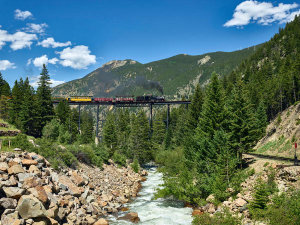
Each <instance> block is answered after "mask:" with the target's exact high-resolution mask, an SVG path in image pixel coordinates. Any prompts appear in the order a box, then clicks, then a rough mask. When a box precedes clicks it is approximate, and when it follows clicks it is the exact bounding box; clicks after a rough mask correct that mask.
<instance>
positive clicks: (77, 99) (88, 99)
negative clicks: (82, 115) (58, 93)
mask: <svg viewBox="0 0 300 225" xmlns="http://www.w3.org/2000/svg"><path fill="white" fill-rule="evenodd" d="M66 100H67V101H69V102H92V101H93V96H71V97H69V98H66Z"/></svg>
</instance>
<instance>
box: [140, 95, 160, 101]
mask: <svg viewBox="0 0 300 225" xmlns="http://www.w3.org/2000/svg"><path fill="white" fill-rule="evenodd" d="M135 99H136V101H137V102H164V101H165V97H163V96H152V95H144V96H137V97H136V98H135Z"/></svg>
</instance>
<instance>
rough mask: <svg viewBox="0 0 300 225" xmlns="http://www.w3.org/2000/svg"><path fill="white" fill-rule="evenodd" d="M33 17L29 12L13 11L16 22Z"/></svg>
mask: <svg viewBox="0 0 300 225" xmlns="http://www.w3.org/2000/svg"><path fill="white" fill-rule="evenodd" d="M32 16H33V15H32V13H31V12H29V11H21V10H20V9H16V10H15V19H17V20H25V19H27V18H31V17H32Z"/></svg>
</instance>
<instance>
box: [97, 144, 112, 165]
mask: <svg viewBox="0 0 300 225" xmlns="http://www.w3.org/2000/svg"><path fill="white" fill-rule="evenodd" d="M94 151H95V154H96V155H97V156H98V157H100V158H101V159H102V160H103V162H105V163H108V160H109V151H108V150H107V148H106V147H105V146H104V145H98V146H95V147H94Z"/></svg>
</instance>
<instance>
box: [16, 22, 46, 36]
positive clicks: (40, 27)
mask: <svg viewBox="0 0 300 225" xmlns="http://www.w3.org/2000/svg"><path fill="white" fill-rule="evenodd" d="M47 27H48V25H47V24H46V23H41V24H36V23H27V27H25V28H23V29H22V30H24V31H25V32H29V33H37V34H42V33H45V29H46V28H47Z"/></svg>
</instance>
